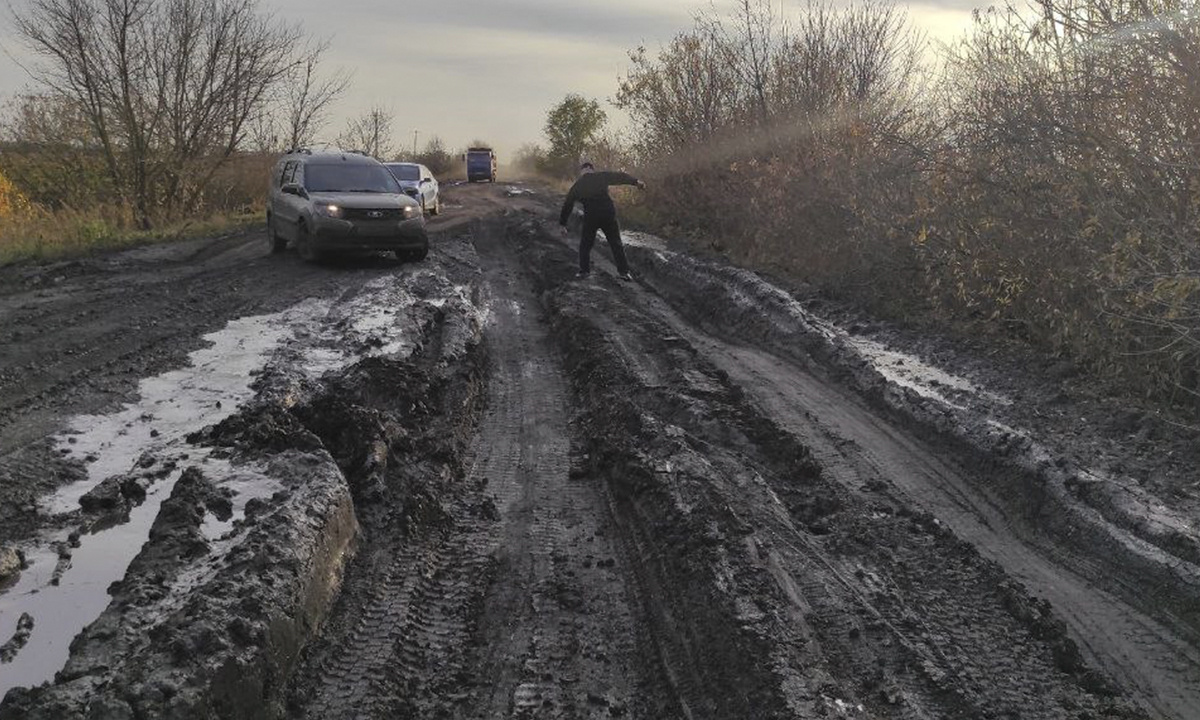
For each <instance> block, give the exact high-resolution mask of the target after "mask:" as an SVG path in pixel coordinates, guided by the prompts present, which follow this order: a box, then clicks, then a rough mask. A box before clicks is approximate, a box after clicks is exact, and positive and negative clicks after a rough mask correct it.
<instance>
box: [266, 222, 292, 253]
mask: <svg viewBox="0 0 1200 720" xmlns="http://www.w3.org/2000/svg"><path fill="white" fill-rule="evenodd" d="M267 244H268V245H270V246H271V252H272V253H281V252H283V251H284V250H287V238H282V237H280V236H279V233H278V232H276V231H275V216H274V215H272V214H270V213H267Z"/></svg>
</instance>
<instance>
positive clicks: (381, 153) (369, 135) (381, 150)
mask: <svg viewBox="0 0 1200 720" xmlns="http://www.w3.org/2000/svg"><path fill="white" fill-rule="evenodd" d="M394 121H395V115H394V114H393V113H392V111H391V110H388V109H386V108H384V107H382V106H379V105H376V106H374V107H372V108H371V109H369V110H367V111H366V112H364V113H363V114H362V115H359V116H358V117H356V118H354V119H352V120H350V121H349V122H348V123H347V124H346V129H345V130H344V131H342V134H341V135H339V136H338V141H337V142H338V145H341V146H342V147H343V148H345V149H347V150H357V151H360V152H364V153H366V154H368V155H370V156H371V157H374V158H380V159H383V158H390V157H392V156H393V155H394V154H395V146H394V142H393V138H392V123H393V122H394Z"/></svg>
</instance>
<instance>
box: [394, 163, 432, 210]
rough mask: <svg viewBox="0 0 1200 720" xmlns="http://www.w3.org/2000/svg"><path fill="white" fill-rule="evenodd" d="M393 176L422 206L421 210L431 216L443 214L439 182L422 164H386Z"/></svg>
mask: <svg viewBox="0 0 1200 720" xmlns="http://www.w3.org/2000/svg"><path fill="white" fill-rule="evenodd" d="M384 165H385V166H386V167H387V169H388V170H391V171H392V176H393V177H395V178H396V181H397V182H399V183H400V187H402V188H404V192H405V193H406V194H408V195H410V196H411V197H412V198H413V199H414V200H416V201H417V202H418V203H420V204H421V209H422V210H423V211H425V212H427V213H429V214H431V215H440V214H441V212H442V197H441V194H440V193H439V192H438V181H437V178H435V177H434V176H433V173H431V172H429V168H427V167H425V166H424V165H421V164H420V163H408V162H390V163H384Z"/></svg>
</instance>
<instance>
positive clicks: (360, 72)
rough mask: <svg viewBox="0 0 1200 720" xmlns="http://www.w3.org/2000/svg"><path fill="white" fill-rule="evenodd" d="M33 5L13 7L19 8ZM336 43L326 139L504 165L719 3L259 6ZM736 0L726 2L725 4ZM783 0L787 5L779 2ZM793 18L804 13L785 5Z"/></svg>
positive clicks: (939, 34)
mask: <svg viewBox="0 0 1200 720" xmlns="http://www.w3.org/2000/svg"><path fill="white" fill-rule="evenodd" d="M25 1H26V0H12V5H13V6H14V7H21V6H22V5H23V3H24V2H25ZM260 1H261V2H262V4H263V6H264V8H266V9H268V10H269V11H270V12H272V13H275V14H277V15H278V16H280V17H284V16H286V17H288V18H292V19H295V20H296V21H299V22H300V23H302V24H303V25H304V27H305V28H306V29H307V30H308V32H309V33H311V34H313V35H316V36H319V37H326V38H328V39H329V40H330V42H331V47H330V50H329V53H328V56H327V61H326V62H327V67H328V68H330V69H332V68H334V67H344V68H347V69H349V70H351V71H352V72H353V73H354V79H353V83H352V85H351V87H350V89H349V90H348V91H347V93H346V94H345V96H343V98H342V99H341V101H340V102H339V104H338V106H337V107H336V110H335V114H334V118H333V121H332V122H331V123H330V125H329V127H328V128H327V129H326V131H325V133H324V135H326V136H327V137H328V138H332V137H333V136H335V135H336V134H337V133H338V131H339V130H340V129H341V128H342V126H344V125H345V122H346V120H347V119H348V118H349V117H351V116H353V115H355V114H358V113H360V112H362V111H364V110H365V109H367V108H369V107H370V106H372V105H374V104H378V105H381V106H383V107H385V108H387V109H390V110H391V111H392V112H393V113H394V114H395V118H396V120H395V128H394V129H395V135H396V137H395V143H396V145H397V146H403V147H411V146H412V143H413V133H414V131H415V132H418V133H419V143H420V144H421V145H424V144H425V141H426V140H427V139H428V138H429V137H430V136H431V135H434V134H436V135H439V136H441V137H442V139H443V140H444V141H445V142H446V144H447V145H448V146H449V147H451V148H457V147H461V146H464V145H466V144H467V143H468V142H470V141H471V140H473V139H475V138H479V139H483V140H487V141H489V142H491V143H493V145H494V146H495V147H496V148H497V151H498V152H499V153H500V154H501V155H502V158H503V157H507V156H508V155H509V154H511V153H512V152H513V151H514V150H515V149H516V148H517V147H518V146H519V145H520V144H521V143H524V142H531V141H532V142H541V141H542V140H543V139H542V137H541V128H542V124H543V122H544V120H545V115H546V111H547V110H548V109H549V108H550V107H551V106H552V105H553V104H554V103H555V102H557V101H558V100H561V99H562V97H563V96H564V95H566V94H567V93H571V92H576V93H581V94H583V95H586V96H589V97H594V98H597V99H598V100H600V101H601V102H602V103H603V104H604V105H605V108H606V110H607V111H608V112H609V114H610V117H611V118H612V120H613V124H614V125H617V126H619V125H621V124H622V123H623V121H624V119H623V118H622V117H621V116H620V114H619V113H618V112H616V111H615V110H614V109H613V108H611V107H610V106H609V105H608V100H609V99H610V98H612V97H613V96H614V95H615V94H616V90H617V81H618V78H619V77H620V76H621V75H622V74H623V72H624V71H625V70H626V68H627V67H628V52H629V50H631V49H633V48H636V47H637V46H639V45H642V44H644V45H646V47H647V48H650V49H654V48H657V47H658V46H659V45H660V44H662V43H664V42H666V41H668V40H669V39H670V38H671V36H673V35H674V34H675V33H677V32H679V31H681V30H683V29H686V28H688V27H689V26H690V25H691V23H692V18H693V17H694V15H695V13H696V12H697V11H700V10H703V9H705V8H708V7H710V6H711V3H710V0H603V1H600V2H586V3H585V2H577V1H576V0H344V1H343V2H341V3H336V2H330V1H329V0H290V1H286V2H285V1H284V0H260ZM722 1H723V2H724V1H727V0H722ZM776 1H777V2H778V1H779V0H776ZM782 4H783V7H784V9H785V11H787V10H789V9H795V8H798V7H801V6H802V2H800V0H782ZM982 4H986V0H929V1H928V4H910V5H909V6H908V9H909V14H910V17H911V18H912V20H913V22H914V23H915V24H916V25H918V26H919V27H922V28H924V29H925V30H926V31H927V32H928V33H929V34H930V36H931V37H935V38H947V39H948V38H951V37H953V36H957V35H959V34H961V33H962V31H963V30H965V29H966V27H967V25H968V23H969V19H970V11H971V9H972V8H973V7H977V6H980V5H982ZM3 18H4V19H3V24H2V25H0V47H2V48H3V50H4V51H5V52H4V53H3V54H0V97H5V98H6V97H9V96H11V95H12V94H13V93H16V92H18V91H20V90H21V89H22V88H23V87H26V86H28V85H29V83H30V81H29V79H28V77H27V75H26V74H25V72H24V71H23V70H22V69H21V67H20V65H19V64H18V62H17V61H15V60H14V58H13V56H15V57H16V58H18V59H26V56H25V55H24V51H23V49H22V48H21V46H20V44H19V43H18V42H17V40H16V39H15V38H14V36H13V31H12V26H11V22H10V19H9V18H10V16H9V14H8V13H4V15H3Z"/></svg>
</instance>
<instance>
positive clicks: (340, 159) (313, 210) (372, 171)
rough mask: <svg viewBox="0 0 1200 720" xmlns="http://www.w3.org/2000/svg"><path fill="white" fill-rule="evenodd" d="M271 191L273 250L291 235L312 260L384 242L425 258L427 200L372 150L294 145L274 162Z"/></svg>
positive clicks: (406, 255) (403, 254)
mask: <svg viewBox="0 0 1200 720" xmlns="http://www.w3.org/2000/svg"><path fill="white" fill-rule="evenodd" d="M268 194H269V198H268V200H267V237H268V238H269V239H270V242H271V251H272V252H282V251H283V250H284V249H286V248H287V245H288V242H289V241H290V242H291V243H292V244H293V245H294V246H295V248H296V251H297V252H298V253H299V254H300V257H302V258H304V259H305V260H308V261H310V262H313V261H317V260H320V259H321V257H322V256H325V255H328V254H332V253H347V252H369V251H378V250H390V251H392V252H394V253H395V254H396V257H397V258H399V259H401V260H422V259H424V258H425V255H426V254H427V253H428V252H429V235H428V233H426V231H425V217H424V214H423V213H422V212H421V205H420V204H419V203H417V201H415V200H413V199H412V198H411V197H409V196H408V195H405V194H404V191H403V190H402V189H401V188H400V184H399V183H398V182H396V178H394V177H392V174H391V173H390V172H388V169H387V168H386V167H384V166H383V163H381V162H379V161H378V160H376V159H374V158H371V157H367V156H366V155H360V154H357V153H351V152H345V153H340V152H321V153H315V152H311V151H309V150H296V151H292V152H289V153H287V154H286V155H284V156H283V157H282V158H280V160H279V163H278V164H277V165H276V166H275V171H274V173H272V175H271V184H270V188H269V190H268Z"/></svg>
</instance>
